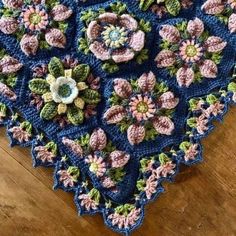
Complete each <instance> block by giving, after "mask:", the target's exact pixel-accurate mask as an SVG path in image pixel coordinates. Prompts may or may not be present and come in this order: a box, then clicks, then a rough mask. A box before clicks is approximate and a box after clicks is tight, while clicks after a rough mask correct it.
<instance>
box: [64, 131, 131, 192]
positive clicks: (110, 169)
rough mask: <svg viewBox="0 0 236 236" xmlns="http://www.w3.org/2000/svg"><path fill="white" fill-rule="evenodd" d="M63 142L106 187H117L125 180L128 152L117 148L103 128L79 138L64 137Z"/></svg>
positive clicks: (128, 158)
mask: <svg viewBox="0 0 236 236" xmlns="http://www.w3.org/2000/svg"><path fill="white" fill-rule="evenodd" d="M62 143H63V144H64V145H65V146H66V147H67V148H68V149H70V151H72V152H73V153H74V154H75V155H77V156H78V157H79V158H81V159H82V160H83V161H84V163H85V164H86V165H87V166H88V170H89V171H90V172H91V173H93V174H94V175H95V176H96V182H97V181H99V182H100V183H101V184H102V185H103V186H104V188H115V187H116V185H117V183H119V182H120V181H121V180H123V176H124V175H125V171H124V168H125V166H126V164H127V163H128V161H129V160H130V155H129V154H128V153H127V152H124V151H120V150H117V149H116V147H115V146H114V145H113V144H112V142H111V141H109V140H108V138H107V136H106V133H105V132H104V130H102V129H101V128H97V129H95V130H94V131H93V132H92V134H91V135H90V134H85V135H83V136H82V137H80V138H79V139H77V140H75V141H74V140H71V139H68V138H66V137H63V139H62Z"/></svg>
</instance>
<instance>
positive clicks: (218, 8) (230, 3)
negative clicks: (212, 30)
mask: <svg viewBox="0 0 236 236" xmlns="http://www.w3.org/2000/svg"><path fill="white" fill-rule="evenodd" d="M202 10H203V11H204V12H205V13H206V14H209V15H215V16H216V17H219V18H220V17H223V18H224V19H225V20H224V23H225V24H228V29H229V30H230V33H235V32H236V12H235V10H236V2H235V0H224V1H223V0H217V1H216V0H207V1H205V3H204V4H203V5H202ZM226 19H227V20H226Z"/></svg>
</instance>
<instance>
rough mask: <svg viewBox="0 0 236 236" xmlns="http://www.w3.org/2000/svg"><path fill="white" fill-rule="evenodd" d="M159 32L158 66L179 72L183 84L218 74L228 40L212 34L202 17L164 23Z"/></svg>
mask: <svg viewBox="0 0 236 236" xmlns="http://www.w3.org/2000/svg"><path fill="white" fill-rule="evenodd" d="M159 34H160V36H161V37H162V42H161V44H160V46H161V49H162V50H161V51H160V52H159V53H158V55H157V57H156V59H155V60H156V62H157V67H158V68H166V69H167V70H168V71H169V73H170V75H171V76H176V79H177V82H178V85H179V86H180V87H189V86H190V85H191V84H192V83H194V82H197V81H198V82H200V81H201V80H202V79H203V78H209V79H213V78H216V77H217V74H218V67H217V64H219V63H220V62H221V59H222V55H221V53H222V51H223V49H224V48H225V47H226V45H227V43H226V42H224V41H223V40H222V39H221V38H220V37H217V36H209V33H208V32H207V31H206V30H205V28H204V24H203V22H202V21H201V20H200V19H198V18H196V19H194V20H190V21H189V22H187V21H183V22H181V23H179V24H177V25H175V26H173V25H163V26H162V27H161V29H160V31H159Z"/></svg>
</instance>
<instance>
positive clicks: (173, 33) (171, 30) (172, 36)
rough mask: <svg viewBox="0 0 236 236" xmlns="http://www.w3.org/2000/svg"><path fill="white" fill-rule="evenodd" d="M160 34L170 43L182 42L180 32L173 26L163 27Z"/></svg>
mask: <svg viewBox="0 0 236 236" xmlns="http://www.w3.org/2000/svg"><path fill="white" fill-rule="evenodd" d="M159 34H160V36H161V37H162V38H163V39H164V40H166V41H168V42H170V43H177V42H178V41H179V40H180V33H179V30H178V29H177V28H176V27H175V26H173V25H162V27H161V29H160V31H159Z"/></svg>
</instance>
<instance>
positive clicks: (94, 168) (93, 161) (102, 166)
mask: <svg viewBox="0 0 236 236" xmlns="http://www.w3.org/2000/svg"><path fill="white" fill-rule="evenodd" d="M85 162H86V163H88V164H89V166H90V167H89V170H90V171H91V172H93V173H94V174H95V175H96V176H98V177H101V176H103V175H104V173H105V172H106V163H105V162H104V161H103V158H102V157H98V156H96V155H94V156H92V155H89V156H88V157H87V158H86V160H85Z"/></svg>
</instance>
